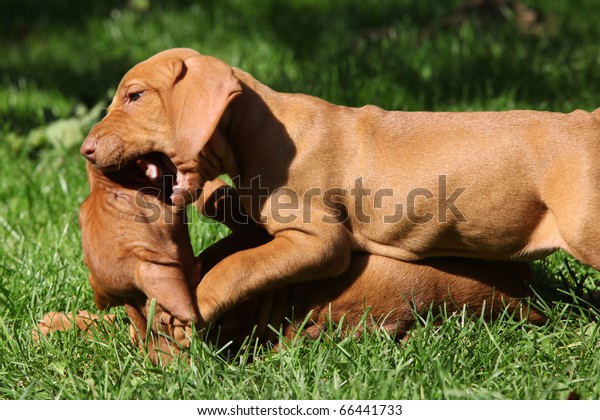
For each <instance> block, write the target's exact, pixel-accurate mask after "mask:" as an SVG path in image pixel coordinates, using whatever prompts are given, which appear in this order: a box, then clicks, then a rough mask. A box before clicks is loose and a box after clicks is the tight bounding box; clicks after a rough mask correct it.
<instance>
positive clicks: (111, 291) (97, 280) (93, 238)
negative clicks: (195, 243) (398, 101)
mask: <svg viewBox="0 0 600 420" xmlns="http://www.w3.org/2000/svg"><path fill="white" fill-rule="evenodd" d="M155 159H158V157H157V158H155ZM157 163H158V162H156V163H153V162H152V158H149V157H146V158H145V159H144V160H143V161H139V162H137V163H131V164H129V165H128V166H127V167H126V168H123V169H122V170H121V171H119V172H101V171H99V170H98V169H96V168H95V167H94V166H93V165H91V164H89V163H88V165H87V174H88V180H89V184H90V195H89V196H88V198H87V199H86V200H85V201H84V202H83V204H82V205H81V209H80V213H79V223H80V225H81V232H82V235H81V236H82V244H83V255H84V259H83V261H84V263H85V264H86V265H87V266H88V268H89V270H90V284H91V286H92V289H93V291H94V299H95V301H96V305H97V306H98V308H99V309H106V308H107V307H109V306H118V305H126V306H127V305H130V306H134V307H139V306H140V305H145V304H146V302H147V300H148V299H152V298H156V299H157V304H158V307H159V312H160V311H162V310H165V311H168V312H169V313H170V314H172V315H173V316H174V317H175V318H177V319H178V320H180V321H182V322H184V323H185V322H195V321H196V311H195V309H194V307H195V305H194V304H193V301H192V296H191V295H190V291H189V287H188V283H187V279H188V278H193V277H194V276H198V275H199V272H198V268H197V265H196V264H195V258H194V254H193V251H192V248H191V245H190V237H189V233H188V231H187V228H186V225H185V222H184V212H183V210H182V209H180V208H176V207H174V206H171V205H170V204H169V203H168V202H166V201H165V200H168V198H166V197H165V196H164V188H160V187H161V183H162V182H163V180H166V178H165V177H163V170H162V169H160V166H159V165H158V164H157Z"/></svg>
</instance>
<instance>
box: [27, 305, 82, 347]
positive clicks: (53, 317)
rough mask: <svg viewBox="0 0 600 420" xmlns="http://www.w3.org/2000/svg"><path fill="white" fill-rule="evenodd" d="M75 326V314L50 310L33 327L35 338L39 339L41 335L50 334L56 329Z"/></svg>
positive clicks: (35, 339) (62, 329)
mask: <svg viewBox="0 0 600 420" xmlns="http://www.w3.org/2000/svg"><path fill="white" fill-rule="evenodd" d="M72 327H73V315H71V314H65V313H63V312H48V313H46V314H45V315H44V317H43V318H42V319H41V320H40V321H39V322H38V324H37V326H36V327H34V328H33V331H32V334H33V340H34V341H39V339H40V335H48V334H50V333H53V332H55V331H65V330H68V329H70V328H72Z"/></svg>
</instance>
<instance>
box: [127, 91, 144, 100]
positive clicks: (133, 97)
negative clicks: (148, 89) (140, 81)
mask: <svg viewBox="0 0 600 420" xmlns="http://www.w3.org/2000/svg"><path fill="white" fill-rule="evenodd" d="M143 93H144V92H133V93H130V94H129V95H127V97H128V98H129V102H135V101H137V100H138V99H140V98H141V97H142V94H143Z"/></svg>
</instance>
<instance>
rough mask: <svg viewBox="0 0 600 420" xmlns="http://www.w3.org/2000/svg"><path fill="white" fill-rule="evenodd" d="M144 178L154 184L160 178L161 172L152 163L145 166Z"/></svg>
mask: <svg viewBox="0 0 600 420" xmlns="http://www.w3.org/2000/svg"><path fill="white" fill-rule="evenodd" d="M146 176H147V177H148V179H149V180H150V181H152V182H154V183H158V182H159V181H160V179H161V178H162V171H161V170H160V168H159V167H158V166H156V165H154V164H152V163H148V164H147V165H146Z"/></svg>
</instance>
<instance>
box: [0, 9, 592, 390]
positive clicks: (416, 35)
mask: <svg viewBox="0 0 600 420" xmlns="http://www.w3.org/2000/svg"><path fill="white" fill-rule="evenodd" d="M598 22H600V8H598V7H597V1H596V0H572V1H556V0H522V1H517V0H514V1H509V0H448V1H443V2H442V1H433V0H432V1H426V0H394V1H392V0H345V1H343V0H262V1H258V0H255V1H252V0H223V1H207V0H204V1H191V0H182V1H167V0H129V1H128V0H106V1H102V2H85V1H75V0H53V1H42V0H1V1H0V168H2V169H3V170H2V175H1V176H0V235H2V237H3V238H4V241H3V244H2V245H1V246H0V278H1V281H0V342H1V343H2V344H1V345H0V352H1V353H2V357H0V398H211V397H213V398H234V397H235V398H275V399H277V398H565V397H566V396H567V395H569V393H571V392H575V393H576V395H580V396H582V397H583V398H593V399H598V398H600V387H599V385H598V381H597V378H598V377H599V375H600V361H598V360H597V355H598V354H599V352H600V338H599V335H600V334H599V333H598V324H597V312H593V311H592V312H590V311H589V310H588V309H584V308H583V307H580V306H578V305H577V304H575V305H568V306H560V307H559V308H558V309H552V308H549V309H548V311H549V315H551V319H552V320H553V322H551V323H550V324H549V325H548V326H546V327H543V328H541V329H536V328H530V327H529V326H524V325H522V324H519V323H511V322H510V320H507V322H506V323H505V324H502V323H499V324H494V325H493V326H492V327H488V326H487V325H485V324H482V323H473V324H465V323H464V316H462V315H460V314H459V315H458V317H457V316H454V315H449V317H448V319H445V320H444V323H443V324H442V327H441V328H439V327H436V326H435V325H434V324H433V323H432V322H430V321H431V320H422V322H423V324H422V327H421V328H420V329H419V330H418V331H417V332H416V337H417V339H415V340H409V342H408V343H407V344H404V345H402V346H398V345H396V344H395V343H394V342H393V340H390V339H389V337H383V336H381V335H380V334H379V335H378V334H375V335H367V336H366V337H364V338H363V339H361V340H359V341H353V340H342V341H335V340H334V341H333V344H332V342H331V340H329V341H327V340H325V339H324V340H320V341H317V342H316V343H311V344H308V345H306V347H304V348H302V347H298V348H296V347H292V348H290V349H289V351H288V352H280V353H278V354H276V355H275V354H271V353H268V352H266V353H259V354H258V355H257V354H245V355H242V356H240V357H239V358H237V359H236V360H234V361H233V363H232V362H231V361H226V360H223V359H222V358H221V357H220V356H219V352H218V349H217V351H214V350H211V349H207V348H206V347H205V346H203V344H201V343H195V344H194V346H193V347H192V350H191V353H190V354H191V357H192V359H193V360H194V361H195V362H196V363H195V364H193V366H192V367H191V368H190V367H189V366H187V365H185V364H182V365H176V366H174V367H168V368H155V367H152V366H150V365H149V363H148V361H147V360H145V359H143V358H141V356H140V355H138V354H137V352H136V351H135V349H132V348H131V346H130V345H129V343H128V336H127V334H126V331H125V328H122V326H116V327H107V328H108V329H109V330H110V331H111V334H109V335H107V336H102V337H100V338H99V339H98V340H84V339H82V338H81V337H78V336H76V335H75V334H68V335H66V336H63V337H62V338H61V337H54V338H51V339H50V340H48V341H47V342H46V341H45V342H43V343H41V344H40V345H39V346H33V345H32V342H31V337H30V331H31V328H32V327H33V325H34V324H35V320H36V319H39V318H40V317H41V315H42V314H43V313H45V312H47V311H50V310H66V311H74V310H77V309H93V299H92V296H91V290H90V288H89V285H88V283H87V274H86V270H85V268H84V267H83V265H82V262H81V249H80V243H79V241H80V236H79V228H78V226H77V213H78V207H79V204H80V203H81V201H82V200H83V199H84V198H85V196H86V195H87V184H86V178H85V170H84V164H83V159H82V158H81V157H80V156H79V153H78V148H79V145H80V143H81V141H82V139H83V137H84V136H85V134H86V133H87V131H88V130H89V129H90V128H91V126H92V125H93V124H94V123H95V122H96V121H97V120H98V119H99V118H100V117H101V115H102V113H103V109H104V107H105V106H106V105H107V103H108V100H109V98H110V97H111V95H112V93H113V92H114V88H115V87H116V85H117V83H118V81H119V80H120V78H121V77H122V75H123V74H124V73H125V72H126V71H127V70H128V69H129V68H130V67H131V66H132V65H134V64H135V63H137V62H139V61H141V60H143V59H145V58H147V57H149V56H150V55H152V54H154V53H156V52H158V51H161V50H163V49H166V48H171V47H191V48H194V49H197V50H198V51H200V52H202V53H204V54H210V55H214V56H217V57H219V58H221V59H223V60H224V61H226V62H228V63H230V64H231V65H234V66H238V67H241V68H243V69H244V70H246V71H248V72H250V73H252V74H253V75H254V76H255V77H256V78H258V79H259V80H261V81H262V82H264V83H265V84H267V85H269V86H271V87H272V88H274V89H277V90H281V91H291V92H303V93H308V94H312V95H316V96H319V97H322V98H324V99H327V100H329V101H332V102H334V103H337V104H343V105H349V106H361V105H364V104H367V103H373V104H376V105H379V106H381V107H383V108H387V109H399V110H454V111H459V110H504V109H515V108H530V109H539V110H552V111H564V112H568V111H571V110H573V109H575V108H581V109H586V110H592V109H595V108H596V107H597V106H598V105H599V104H600V100H599V99H598V98H600V72H599V71H598V68H599V65H600V25H599V24H598ZM225 233H226V232H225V230H224V229H222V228H221V227H218V226H216V225H210V226H207V225H201V227H195V238H196V241H197V242H196V243H195V246H196V249H201V248H203V247H204V246H206V244H208V243H210V242H212V241H214V240H215V239H217V238H218V237H220V236H222V235H224V234H225ZM536 270H537V272H538V277H539V278H540V279H541V280H543V281H545V282H547V283H553V284H558V285H561V287H564V288H566V289H572V290H575V291H576V292H577V293H578V294H581V292H582V291H583V287H584V286H587V287H590V288H593V286H594V285H596V284H598V283H599V281H600V278H599V275H598V273H597V272H596V271H594V270H591V269H589V268H586V267H583V266H581V265H580V264H578V263H577V262H575V261H573V260H572V259H570V258H569V257H568V256H566V255H565V254H564V253H557V254H555V255H553V256H552V257H550V258H548V259H546V260H544V261H543V262H541V263H538V264H536ZM121 315H122V314H121ZM111 328H112V330H111ZM329 333H330V335H335V331H330V332H329ZM465 343H468V345H467V346H465ZM490 343H493V345H492V344H490ZM496 343H500V344H496ZM447 349H461V350H460V351H458V350H457V352H454V351H453V352H452V354H448V352H447ZM459 355H460V357H459ZM252 360H254V362H252ZM257 360H258V361H257ZM141 385H143V387H142V386H141Z"/></svg>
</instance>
